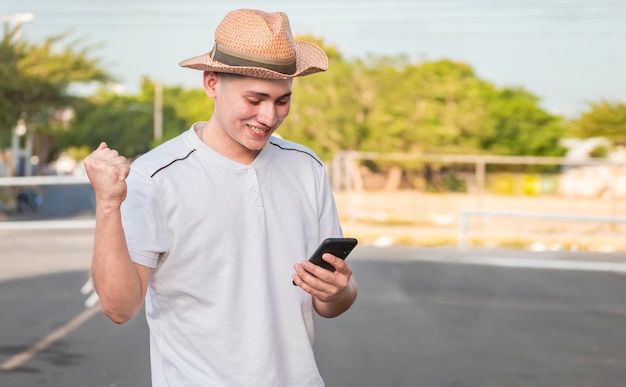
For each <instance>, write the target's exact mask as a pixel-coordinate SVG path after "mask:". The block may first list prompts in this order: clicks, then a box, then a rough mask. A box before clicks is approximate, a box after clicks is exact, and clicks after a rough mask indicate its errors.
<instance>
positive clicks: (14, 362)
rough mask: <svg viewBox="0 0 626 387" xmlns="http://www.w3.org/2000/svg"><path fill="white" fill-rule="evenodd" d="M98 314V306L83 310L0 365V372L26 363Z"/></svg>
mask: <svg viewBox="0 0 626 387" xmlns="http://www.w3.org/2000/svg"><path fill="white" fill-rule="evenodd" d="M98 312H100V305H99V304H98V305H94V306H92V307H91V308H88V309H85V310H83V311H82V312H80V313H79V314H77V315H76V316H75V317H74V318H73V319H71V320H69V321H68V322H67V323H65V324H64V325H63V326H61V327H59V328H58V329H56V330H55V331H53V332H51V333H50V334H48V335H47V336H46V337H44V338H42V339H41V340H39V341H38V342H36V343H35V344H33V345H32V346H31V347H30V348H28V349H26V350H25V351H23V352H21V353H18V354H17V355H15V356H13V357H11V358H10V359H9V360H7V361H5V362H4V363H2V364H0V371H11V370H13V369H15V368H17V367H19V366H21V365H22V364H24V363H26V362H27V361H28V360H30V359H31V358H32V357H33V356H35V355H36V354H37V353H39V352H41V351H43V350H44V349H46V348H48V347H49V346H50V345H52V344H53V343H54V342H55V341H57V340H59V339H61V338H63V337H64V336H66V335H67V334H68V333H70V332H71V331H73V330H74V329H76V328H78V327H79V326H81V325H82V324H83V323H85V322H86V321H87V320H89V319H90V318H91V317H93V316H94V315H95V314H96V313H98Z"/></svg>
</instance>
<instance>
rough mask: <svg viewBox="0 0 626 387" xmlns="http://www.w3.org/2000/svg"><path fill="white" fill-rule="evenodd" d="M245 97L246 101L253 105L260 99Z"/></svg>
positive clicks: (258, 102)
mask: <svg viewBox="0 0 626 387" xmlns="http://www.w3.org/2000/svg"><path fill="white" fill-rule="evenodd" d="M246 99H247V101H248V103H249V104H250V105H255V106H256V105H258V104H260V103H261V100H258V99H250V98H246Z"/></svg>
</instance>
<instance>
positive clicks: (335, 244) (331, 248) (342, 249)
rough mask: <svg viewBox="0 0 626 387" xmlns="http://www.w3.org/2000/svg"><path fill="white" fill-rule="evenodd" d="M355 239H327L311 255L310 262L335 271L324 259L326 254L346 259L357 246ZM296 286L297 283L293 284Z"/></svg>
mask: <svg viewBox="0 0 626 387" xmlns="http://www.w3.org/2000/svg"><path fill="white" fill-rule="evenodd" d="M357 243H358V241H357V240H356V239H355V238H326V239H324V240H323V241H322V243H320V245H319V246H318V247H317V249H316V250H315V252H313V254H311V257H310V258H309V262H311V263H314V264H316V265H317V266H320V267H323V268H324V269H326V270H330V271H335V268H334V267H333V266H332V265H331V264H329V263H328V262H326V261H324V260H323V259H322V255H324V253H330V254H332V255H334V256H336V257H337V258H340V259H344V260H345V259H346V258H347V257H348V255H349V254H350V252H351V251H352V250H353V249H354V247H355V246H356V245H357ZM293 284H294V285H296V283H295V281H294V282H293Z"/></svg>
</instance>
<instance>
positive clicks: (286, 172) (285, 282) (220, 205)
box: [122, 126, 342, 387]
mask: <svg viewBox="0 0 626 387" xmlns="http://www.w3.org/2000/svg"><path fill="white" fill-rule="evenodd" d="M127 183H128V196H127V198H126V200H125V201H124V204H123V206H122V214H123V224H124V229H125V233H126V238H127V243H128V247H129V250H130V254H131V257H132V259H133V261H134V262H137V263H139V264H141V265H145V266H149V267H152V268H154V270H153V272H152V276H151V279H150V283H149V287H148V295H147V297H146V316H147V320H148V324H149V326H150V354H151V356H150V357H151V369H152V383H153V386H159V387H160V386H170V387H179V386H185V387H191V386H202V387H209V386H225V387H236V386H246V387H247V386H290V387H292V386H323V385H324V382H323V381H322V378H321V377H320V375H319V372H318V369H317V365H316V363H315V359H314V355H313V349H312V343H313V336H314V332H313V307H312V300H311V296H310V295H309V294H307V293H306V292H304V291H303V290H302V289H300V288H299V287H297V286H294V285H293V284H292V280H291V275H292V273H293V272H294V269H293V265H294V264H295V263H296V262H298V261H300V260H303V259H306V258H307V257H308V256H309V255H310V254H311V253H312V252H313V251H314V250H315V248H316V247H317V245H318V244H319V242H320V241H321V240H323V239H324V238H327V237H336V236H341V235H342V231H341V227H340V225H339V220H338V215H337V210H336V207H335V202H334V199H333V196H332V191H331V188H330V185H329V182H328V177H327V175H326V171H325V169H324V166H323V164H322V162H321V161H320V160H319V159H318V158H317V156H316V155H314V153H313V152H312V151H311V150H309V149H307V148H305V147H303V146H300V145H297V144H294V143H292V142H289V141H285V140H283V139H280V138H276V137H272V138H271V139H270V142H269V143H268V144H267V146H265V148H264V149H263V150H262V151H261V153H260V154H259V155H258V156H257V158H256V160H255V161H254V162H253V163H252V164H251V165H243V164H240V163H237V162H234V161H232V160H230V159H227V158H225V157H224V156H222V155H220V154H218V153H217V152H215V151H214V150H212V149H211V148H210V147H208V146H207V145H205V144H204V143H203V142H201V141H200V139H199V138H198V137H197V135H196V133H195V131H194V128H193V126H192V128H191V129H189V130H188V131H186V132H185V133H183V134H181V135H180V136H178V137H176V138H174V139H172V140H170V141H168V142H166V143H165V144H163V145H161V146H159V147H157V148H156V149H154V150H152V151H150V152H148V153H146V154H145V155H143V156H141V157H140V158H138V159H137V160H136V161H135V162H134V163H133V164H132V167H131V173H130V175H129V177H128V179H127Z"/></svg>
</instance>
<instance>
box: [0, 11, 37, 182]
mask: <svg viewBox="0 0 626 387" xmlns="http://www.w3.org/2000/svg"><path fill="white" fill-rule="evenodd" d="M33 20H35V15H34V14H32V13H14V14H12V15H0V21H2V22H8V23H10V24H11V25H12V26H15V27H17V31H16V32H15V35H14V37H13V38H14V43H16V44H17V43H18V42H19V40H20V37H21V29H20V26H21V25H22V24H23V23H28V22H32V21H33ZM27 132H29V131H28V127H27V126H25V124H24V122H23V121H22V118H21V117H20V120H19V121H18V123H17V124H16V125H15V127H13V129H12V130H11V169H10V174H11V175H12V176H15V175H16V173H17V172H18V167H19V164H20V156H22V153H24V158H25V160H24V173H25V175H27V176H29V175H30V174H31V172H32V171H31V168H30V157H31V153H32V135H31V133H30V132H29V133H27ZM24 134H28V135H27V136H26V150H25V152H22V150H21V146H20V139H19V138H20V137H21V136H23V135H24Z"/></svg>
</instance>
